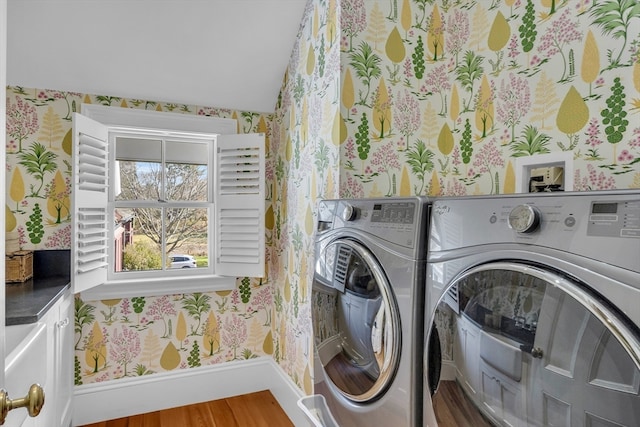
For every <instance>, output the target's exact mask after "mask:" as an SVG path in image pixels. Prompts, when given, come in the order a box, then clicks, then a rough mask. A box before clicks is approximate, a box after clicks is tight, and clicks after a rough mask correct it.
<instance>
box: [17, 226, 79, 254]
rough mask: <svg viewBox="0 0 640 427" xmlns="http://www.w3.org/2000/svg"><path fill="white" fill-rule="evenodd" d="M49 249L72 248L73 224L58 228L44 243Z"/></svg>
mask: <svg viewBox="0 0 640 427" xmlns="http://www.w3.org/2000/svg"><path fill="white" fill-rule="evenodd" d="M25 243H26V242H25ZM44 246H45V248H47V249H68V248H70V247H71V224H68V225H65V226H64V227H62V228H58V229H57V230H56V231H54V232H53V234H51V235H50V236H49V237H47V241H46V242H45V243H44Z"/></svg>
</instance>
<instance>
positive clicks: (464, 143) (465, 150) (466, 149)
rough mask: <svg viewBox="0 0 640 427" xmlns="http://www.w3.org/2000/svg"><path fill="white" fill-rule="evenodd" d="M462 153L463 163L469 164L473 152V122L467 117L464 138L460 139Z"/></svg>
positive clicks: (463, 132)
mask: <svg viewBox="0 0 640 427" xmlns="http://www.w3.org/2000/svg"><path fill="white" fill-rule="evenodd" d="M460 154H461V156H462V163H464V164H465V165H468V164H469V162H470V161H471V155H472V154H473V141H472V139H471V123H470V122H469V118H468V117H467V118H466V119H465V120H464V130H463V131H462V139H461V140H460Z"/></svg>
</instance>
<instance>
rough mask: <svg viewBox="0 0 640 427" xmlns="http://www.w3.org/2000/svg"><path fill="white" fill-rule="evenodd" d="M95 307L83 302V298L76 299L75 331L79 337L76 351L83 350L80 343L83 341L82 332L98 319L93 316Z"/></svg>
mask: <svg viewBox="0 0 640 427" xmlns="http://www.w3.org/2000/svg"><path fill="white" fill-rule="evenodd" d="M95 309H96V307H95V306H93V305H91V304H87V303H85V302H84V301H82V298H79V297H76V298H75V301H74V325H75V328H74V331H75V334H76V335H77V336H78V339H77V340H76V344H75V347H74V348H75V350H81V348H80V341H82V331H83V328H84V326H85V325H90V324H91V323H93V321H94V320H95V319H96V317H95V316H94V315H93V311H94V310H95Z"/></svg>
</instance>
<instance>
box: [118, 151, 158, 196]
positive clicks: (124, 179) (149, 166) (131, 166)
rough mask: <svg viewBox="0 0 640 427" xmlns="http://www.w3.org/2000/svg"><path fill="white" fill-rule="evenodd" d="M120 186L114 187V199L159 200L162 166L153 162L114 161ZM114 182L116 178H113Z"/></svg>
mask: <svg viewBox="0 0 640 427" xmlns="http://www.w3.org/2000/svg"><path fill="white" fill-rule="evenodd" d="M116 165H117V166H118V170H117V171H116V176H118V175H119V181H120V186H119V187H120V188H116V191H115V199H116V200H117V201H124V200H160V199H162V197H161V191H162V186H161V183H162V166H161V164H160V163H155V162H141V161H132V160H121V161H119V162H117V163H116ZM115 180H116V182H117V181H118V178H116V179H115Z"/></svg>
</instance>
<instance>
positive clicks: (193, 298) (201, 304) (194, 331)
mask: <svg viewBox="0 0 640 427" xmlns="http://www.w3.org/2000/svg"><path fill="white" fill-rule="evenodd" d="M210 301H211V296H209V295H207V294H203V293H202V292H194V293H193V294H190V295H187V296H185V297H184V299H183V300H182V308H184V309H185V310H187V314H189V316H191V317H193V318H194V319H195V320H197V321H198V323H197V325H195V326H193V325H192V326H191V332H190V333H189V335H200V322H201V320H202V315H203V314H204V313H207V312H208V311H209V310H211V303H210Z"/></svg>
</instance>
